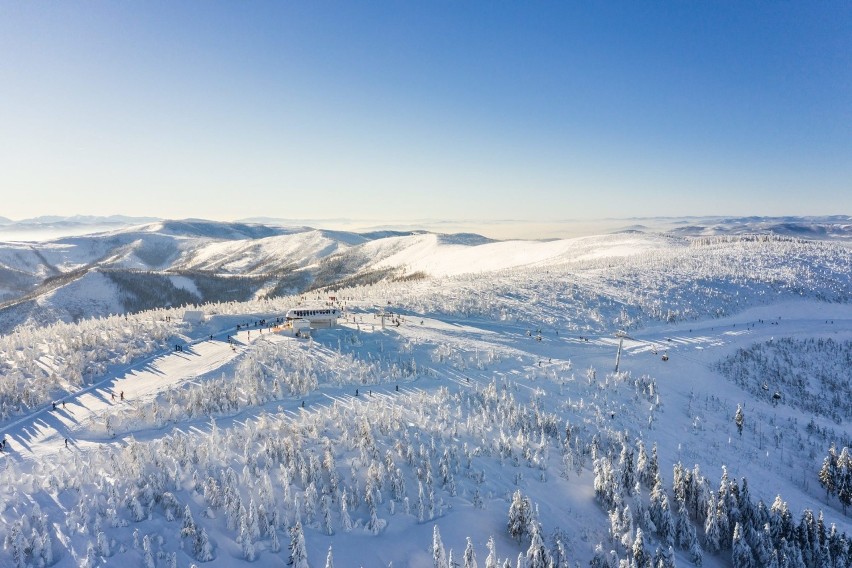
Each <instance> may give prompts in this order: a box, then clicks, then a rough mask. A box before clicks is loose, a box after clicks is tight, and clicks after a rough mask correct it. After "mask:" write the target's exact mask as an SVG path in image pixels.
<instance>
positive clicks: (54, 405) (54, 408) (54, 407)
mask: <svg viewBox="0 0 852 568" xmlns="http://www.w3.org/2000/svg"><path fill="white" fill-rule="evenodd" d="M53 410H56V403H55V402H54V403H53Z"/></svg>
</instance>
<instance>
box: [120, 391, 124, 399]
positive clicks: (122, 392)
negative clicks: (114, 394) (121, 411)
mask: <svg viewBox="0 0 852 568" xmlns="http://www.w3.org/2000/svg"><path fill="white" fill-rule="evenodd" d="M121 400H124V391H121Z"/></svg>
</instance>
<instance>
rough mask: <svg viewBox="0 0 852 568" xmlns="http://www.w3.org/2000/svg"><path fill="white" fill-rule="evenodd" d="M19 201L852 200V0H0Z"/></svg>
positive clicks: (315, 210) (1, 108) (542, 205)
mask: <svg viewBox="0 0 852 568" xmlns="http://www.w3.org/2000/svg"><path fill="white" fill-rule="evenodd" d="M0 195H2V202H0V203H2V205H0V215H1V216H5V217H10V218H12V219H21V218H25V217H33V216H38V215H45V214H53V215H72V214H95V215H107V214H116V213H118V214H124V215H149V216H159V217H166V218H183V217H202V218H209V219H221V220H231V219H238V218H244V217H254V216H268V217H283V218H301V219H310V218H353V219H358V218H363V219H388V220H391V219H392V220H406V219H482V220H493V219H525V220H533V221H535V220H538V219H543V220H559V219H584V218H602V217H631V216H656V215H671V216H680V215H796V214H801V215H818V214H849V213H852V4H850V3H849V2H847V1H842V2H841V1H838V2H832V1H819V2H811V1H808V2H786V1H784V2H781V1H779V2H742V1H706V2H692V1H689V2H687V1H671V2H633V1H625V2H605V1H602V2H597V1H596V2H557V1H531V2H510V1H500V0H498V1H487V2H484V1H457V0H453V1H440V0H428V1H399V0H393V1H387V2H375V1H363V2H362V1H345V2H326V1H322V0H319V1H315V0H314V1H304V2H283V1H269V2H266V1H233V2H220V1H207V0H205V1H178V2H175V1H167V2H159V1H144V2H126V1H120V2H108V1H91V2H72V1H69V2H23V1H14V0H12V1H7V2H2V3H0Z"/></svg>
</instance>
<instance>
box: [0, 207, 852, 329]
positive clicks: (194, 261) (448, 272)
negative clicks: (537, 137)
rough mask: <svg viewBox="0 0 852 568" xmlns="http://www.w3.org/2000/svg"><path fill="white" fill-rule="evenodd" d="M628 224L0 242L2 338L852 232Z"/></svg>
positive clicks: (754, 223) (828, 223) (134, 233)
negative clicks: (183, 308) (581, 233)
mask: <svg viewBox="0 0 852 568" xmlns="http://www.w3.org/2000/svg"><path fill="white" fill-rule="evenodd" d="M77 218H78V219H80V220H82V221H81V222H89V221H93V220H94V221H96V222H99V220H101V219H102V218H97V217H84V216H78V217H77ZM42 219H47V220H49V222H54V220H55V219H57V218H54V217H45V218H42ZM64 219H69V218H64ZM114 219H116V222H124V221H126V220H128V219H133V218H129V217H121V216H115V217H114ZM630 221H633V222H634V223H633V224H632V225H631V226H629V227H626V228H625V229H624V230H621V231H618V232H615V233H612V234H610V235H603V236H598V237H580V238H572V239H551V240H542V241H517V240H515V241H498V240H493V239H489V238H487V237H484V236H482V235H478V234H474V233H455V234H440V233H431V232H428V231H422V230H412V231H395V230H376V231H368V232H363V233H357V232H348V231H337V230H326V229H314V228H310V227H286V226H280V225H265V224H258V223H248V222H237V223H226V222H219V221H208V220H203V219H183V220H155V221H152V222H148V223H144V224H138V225H134V226H130V227H125V226H122V227H119V228H114V229H111V230H105V231H102V232H98V233H95V234H87V235H77V236H67V237H62V238H55V239H52V240H47V241H38V242H36V241H33V242H21V241H16V242H5V243H4V242H0V333H6V332H8V331H10V330H11V329H14V328H15V327H16V326H18V325H21V324H27V323H30V324H31V323H41V322H47V323H49V322H52V321H55V320H57V319H59V320H66V321H68V320H76V319H79V318H83V317H91V316H98V315H106V314H109V313H123V312H135V311H140V310H144V309H151V308H155V307H165V306H178V305H187V304H201V303H205V302H217V301H242V300H248V299H253V298H262V297H274V296H280V295H285V294H298V293H302V292H305V291H307V290H312V289H317V288H323V287H329V286H341V285H344V284H345V285H357V284H370V283H375V282H378V281H382V280H394V279H408V278H412V277H417V278H423V277H430V276H433V277H444V276H453V275H459V274H466V273H477V274H479V273H487V272H495V271H501V270H513V269H519V268H523V267H547V266H556V265H564V264H566V263H588V262H597V260H598V259H601V258H616V257H623V256H630V255H637V254H643V253H646V252H648V253H650V254H658V253H659V254H665V253H666V251H670V250H673V249H672V247H674V248H679V247H685V246H688V245H689V243H690V241H691V240H694V239H695V238H697V237H709V236H722V235H728V236H733V237H736V236H740V235H752V234H771V235H778V236H783V237H790V238H806V239H812V240H813V239H817V240H835V241H839V242H841V243H842V242H847V241H848V240H849V239H850V238H852V218H850V217H848V216H831V217H819V218H815V217H802V218H794V217H785V218H770V217H749V218H715V217H714V218H690V219H683V220H679V221H677V220H672V219H669V220H666V222H667V223H668V224H669V226H668V227H665V226H664V227H663V228H665V229H667V230H666V231H663V232H654V231H653V228H654V227H660V225H661V221H662V220H645V221H646V223H642V224H639V223H635V221H638V220H630ZM60 222H65V221H60ZM672 225H674V226H672ZM0 235H2V233H0Z"/></svg>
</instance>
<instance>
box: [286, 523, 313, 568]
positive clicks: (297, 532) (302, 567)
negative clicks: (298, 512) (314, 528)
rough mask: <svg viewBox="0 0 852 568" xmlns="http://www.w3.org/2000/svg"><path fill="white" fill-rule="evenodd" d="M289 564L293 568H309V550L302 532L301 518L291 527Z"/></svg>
mask: <svg viewBox="0 0 852 568" xmlns="http://www.w3.org/2000/svg"><path fill="white" fill-rule="evenodd" d="M287 564H288V565H290V566H292V567H293V568H308V550H307V547H306V546H305V535H304V533H303V532H302V521H299V520H297V521H296V524H295V525H293V526H292V527H291V528H290V557H289V559H288V560H287Z"/></svg>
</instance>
